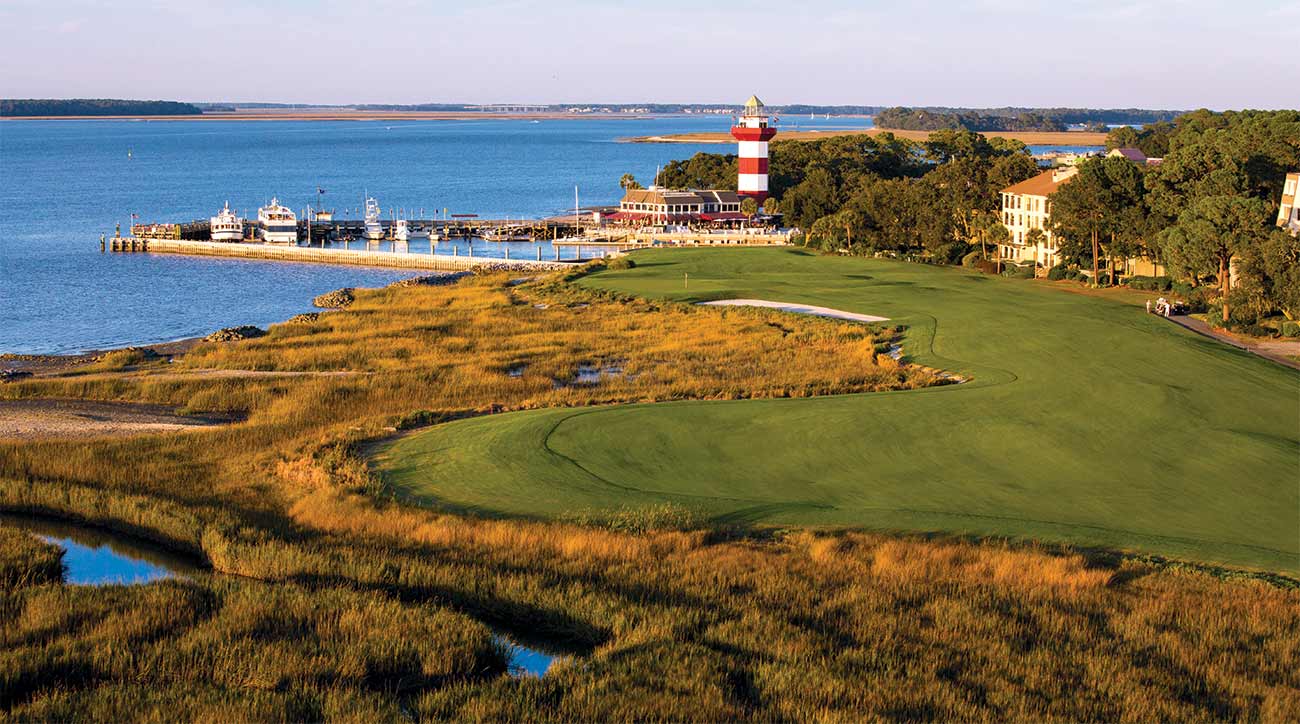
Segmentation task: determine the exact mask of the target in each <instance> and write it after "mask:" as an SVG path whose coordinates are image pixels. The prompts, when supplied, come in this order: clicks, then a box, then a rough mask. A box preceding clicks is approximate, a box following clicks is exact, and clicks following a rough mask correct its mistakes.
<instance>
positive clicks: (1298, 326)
mask: <svg viewBox="0 0 1300 724" xmlns="http://www.w3.org/2000/svg"><path fill="white" fill-rule="evenodd" d="M1281 331H1282V336H1283V337H1300V322H1292V321H1289V320H1288V321H1286V322H1283V323H1282V325H1281Z"/></svg>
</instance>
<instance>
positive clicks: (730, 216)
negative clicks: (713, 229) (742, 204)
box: [700, 211, 745, 221]
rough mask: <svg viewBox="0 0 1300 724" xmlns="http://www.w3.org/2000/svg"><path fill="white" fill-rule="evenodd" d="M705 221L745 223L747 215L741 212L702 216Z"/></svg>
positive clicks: (724, 212)
mask: <svg viewBox="0 0 1300 724" xmlns="http://www.w3.org/2000/svg"><path fill="white" fill-rule="evenodd" d="M700 218H701V219H704V220H705V221H743V220H744V219H745V215H744V214H742V213H740V212H739V211H723V212H722V213H719V214H700Z"/></svg>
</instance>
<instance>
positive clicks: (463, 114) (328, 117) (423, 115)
mask: <svg viewBox="0 0 1300 724" xmlns="http://www.w3.org/2000/svg"><path fill="white" fill-rule="evenodd" d="M661 115H664V114H661V113H660V114H656V113H558V112H555V111H548V112H541V113H511V112H504V113H499V112H488V111H280V110H267V111H234V112H229V113H203V114H201V115H177V116H154V115H123V116H0V121H466V120H529V121H567V120H581V119H600V120H644V119H646V118H653V117H656V116H661Z"/></svg>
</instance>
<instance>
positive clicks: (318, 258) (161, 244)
mask: <svg viewBox="0 0 1300 724" xmlns="http://www.w3.org/2000/svg"><path fill="white" fill-rule="evenodd" d="M108 241H109V242H111V243H110V244H109V249H108V250H109V251H114V252H128V253H129V252H148V253H152V254H187V255H191V256H220V257H230V258H239V259H261V260H263V261H296V262H309V263H316V264H346V265H350V266H372V267H389V268H394V269H423V270H429V271H448V272H454V271H470V270H473V269H502V270H516V271H553V270H556V269H569V268H572V267H573V262H569V261H536V260H529V259H497V258H491V257H477V256H448V255H446V254H412V253H407V252H393V251H371V250H368V249H358V250H352V249H332V248H321V247H315V246H291V245H288V244H250V243H247V242H222V241H187V240H181V239H136V238H132V237H112V238H110V239H109V240H108Z"/></svg>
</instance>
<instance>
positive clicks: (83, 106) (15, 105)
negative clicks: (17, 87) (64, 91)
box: [0, 98, 203, 116]
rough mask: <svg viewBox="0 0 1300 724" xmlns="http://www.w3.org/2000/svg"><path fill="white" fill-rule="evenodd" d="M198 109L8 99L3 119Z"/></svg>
mask: <svg viewBox="0 0 1300 724" xmlns="http://www.w3.org/2000/svg"><path fill="white" fill-rule="evenodd" d="M202 112H203V111H201V110H200V109H199V107H198V106H195V105H193V104H190V103H180V102H177V101H131V100H119V99H115V98H66V99H57V98H5V99H0V116H196V115H199V114H200V113H202Z"/></svg>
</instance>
